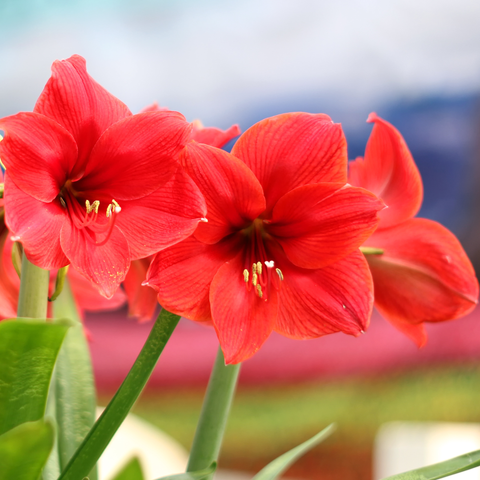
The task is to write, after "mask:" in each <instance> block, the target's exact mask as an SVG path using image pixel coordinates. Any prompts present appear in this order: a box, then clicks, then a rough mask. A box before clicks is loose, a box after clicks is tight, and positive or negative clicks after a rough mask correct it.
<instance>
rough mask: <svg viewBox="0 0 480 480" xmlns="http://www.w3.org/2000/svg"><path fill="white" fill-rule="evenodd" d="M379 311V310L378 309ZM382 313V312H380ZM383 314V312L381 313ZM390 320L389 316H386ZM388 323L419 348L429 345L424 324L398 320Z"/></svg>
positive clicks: (394, 319) (391, 320)
mask: <svg viewBox="0 0 480 480" xmlns="http://www.w3.org/2000/svg"><path fill="white" fill-rule="evenodd" d="M377 310H378V309H377ZM379 311H380V310H379ZM380 312H381V311H380ZM385 318H388V316H385ZM388 321H389V322H390V323H391V324H392V325H393V326H394V327H395V328H396V329H397V330H398V331H400V332H402V333H403V334H404V335H406V336H407V337H408V338H409V339H410V340H411V341H412V342H414V343H415V344H416V345H417V347H418V348H422V347H423V346H425V344H426V343H427V332H426V330H425V326H424V324H423V323H419V324H416V325H415V324H412V323H404V322H400V321H398V320H397V319H396V318H393V317H391V318H388Z"/></svg>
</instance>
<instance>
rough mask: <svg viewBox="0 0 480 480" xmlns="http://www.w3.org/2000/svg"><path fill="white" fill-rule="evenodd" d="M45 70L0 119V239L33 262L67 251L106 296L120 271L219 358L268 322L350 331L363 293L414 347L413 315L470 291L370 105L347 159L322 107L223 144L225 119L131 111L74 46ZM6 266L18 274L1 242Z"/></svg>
mask: <svg viewBox="0 0 480 480" xmlns="http://www.w3.org/2000/svg"><path fill="white" fill-rule="evenodd" d="M52 71H53V73H52V77H51V78H50V80H49V81H48V83H47V85H46V86H45V89H44V90H43V92H42V94H41V95H40V98H39V99H38V101H37V103H36V105H35V108H34V111H33V112H24V113H19V114H17V115H13V116H10V117H6V118H3V119H1V120H0V129H2V130H3V131H4V133H5V138H4V139H3V141H1V142H0V158H1V159H2V162H3V164H4V166H5V167H6V172H5V194H4V198H5V213H6V216H5V222H6V227H8V229H9V230H10V232H11V235H10V234H9V233H5V232H7V230H6V227H2V228H3V233H2V237H1V238H2V246H4V248H3V250H4V252H8V251H9V248H10V247H8V245H9V242H10V244H11V242H12V241H17V242H21V244H22V246H23V249H24V251H25V254H26V256H27V258H28V259H29V260H30V261H31V262H33V263H34V264H36V265H38V266H40V267H42V268H45V269H58V268H61V267H64V266H66V265H69V264H71V265H72V266H73V267H74V269H75V271H77V272H79V273H80V274H81V275H82V276H83V278H84V279H85V281H87V282H88V283H89V284H91V285H94V286H95V288H96V289H97V290H98V291H99V292H100V293H101V294H102V295H103V296H105V297H108V298H110V297H113V296H114V295H115V294H116V293H115V292H118V290H117V289H118V287H119V285H120V284H121V283H122V282H123V283H124V288H125V291H126V293H127V295H128V297H129V300H130V308H131V312H132V313H134V314H136V315H137V316H140V317H142V318H143V319H145V318H148V317H150V316H151V314H152V313H153V309H154V308H155V305H156V299H155V295H157V296H158V301H159V302H160V304H161V305H162V306H163V307H164V308H166V309H168V310H170V311H171V312H173V313H176V314H179V315H182V316H184V317H186V318H189V319H191V320H195V321H198V322H204V323H208V324H211V325H213V327H214V328H215V330H216V332H217V335H218V338H219V341H220V344H221V346H222V349H223V352H224V354H225V359H226V362H227V363H238V362H241V361H243V360H245V359H247V358H249V357H250V356H252V355H253V354H254V353H255V352H256V351H257V350H258V349H259V348H260V347H261V345H262V344H263V343H264V342H265V340H266V339H267V338H268V336H269V335H270V333H271V332H272V331H276V332H279V333H281V334H282V335H285V336H287V337H290V338H295V339H308V338H316V337H319V336H322V335H326V334H330V333H335V332H344V333H347V334H350V335H359V334H360V333H362V332H364V331H365V330H366V328H367V326H368V323H369V319H370V316H371V312H372V308H373V304H374V302H375V305H376V307H377V308H378V309H379V311H380V312H381V313H382V315H383V316H384V317H386V318H387V319H388V320H389V321H391V322H392V323H393V324H394V325H395V326H396V327H397V328H399V329H400V330H401V331H403V332H405V333H406V334H407V335H408V336H410V337H411V338H413V339H414V340H415V341H416V342H417V343H418V344H419V345H422V344H423V343H424V342H425V338H426V337H425V332H424V329H423V322H425V321H441V320H448V319H452V318H457V317H459V316H461V315H464V314H466V313H468V312H469V311H470V310H471V309H472V308H473V307H474V306H475V304H476V301H477V297H478V283H477V280H476V278H475V274H474V271H473V268H472V266H471V264H470V262H469V260H468V258H467V257H466V255H465V253H464V252H463V249H462V247H461V246H460V244H459V242H458V241H457V240H456V238H455V237H454V236H453V234H451V233H450V232H449V231H448V230H446V229H445V228H444V227H442V226H441V225H439V224H437V223H435V222H432V221H430V220H425V219H417V218H413V216H414V215H415V214H416V212H417V211H418V209H419V207H420V204H421V201H422V183H421V179H420V176H419V173H418V170H417V168H416V166H415V164H414V162H413V159H412V157H411V155H410V153H409V151H408V148H407V146H406V144H405V142H404V140H403V139H402V137H401V135H400V134H399V133H398V132H397V131H396V130H395V128H394V127H392V126H391V125H390V124H388V123H387V122H385V121H384V120H381V119H380V118H379V117H377V116H375V115H373V114H372V116H371V117H370V119H369V120H370V121H373V122H374V123H375V126H374V128H373V132H372V135H371V137H370V140H369V142H368V145H367V150H366V153H365V158H364V159H357V160H355V161H354V162H351V164H350V167H349V166H348V157H347V145H346V140H345V137H344V134H343V131H342V128H341V126H340V125H339V124H335V123H333V122H332V120H331V119H330V118H329V117H328V116H326V115H323V114H308V113H288V114H282V115H278V116H275V117H272V118H268V119H265V120H263V121H261V122H259V123H257V124H255V125H254V126H253V127H251V128H250V129H248V130H247V131H246V132H245V133H243V134H242V135H241V136H240V138H239V139H238V140H237V142H236V143H235V145H234V147H233V149H232V152H231V153H227V152H225V151H224V150H221V149H220V147H222V146H223V145H224V144H225V143H226V142H227V141H229V140H230V139H232V138H233V137H235V136H237V135H238V134H239V130H238V127H236V126H233V127H231V128H230V129H228V130H226V131H221V130H219V129H215V128H203V126H202V125H201V124H200V123H198V122H194V123H193V124H190V123H188V122H187V121H186V120H185V118H184V117H183V116H182V115H181V114H179V113H177V112H173V111H170V110H168V109H165V108H160V107H158V106H157V105H152V106H150V107H147V108H146V109H144V110H143V111H142V112H141V113H139V114H136V115H133V114H132V113H131V112H130V111H129V110H128V108H127V107H126V106H125V105H124V104H123V103H122V102H120V101H119V100H118V99H117V98H115V97H114V96H112V95H111V94H109V93H108V92H107V91H106V90H105V89H103V88H102V87H101V86H100V85H98V84H97V83H96V82H95V81H94V80H93V79H92V78H91V77H90V76H89V75H88V73H87V71H86V66H85V61H84V59H83V58H81V57H79V56H73V57H71V58H69V59H68V60H64V61H59V62H55V63H54V65H53V67H52ZM348 169H349V172H348ZM386 207H388V208H386ZM10 237H11V238H10ZM7 247H8V248H7ZM7 254H8V253H7ZM152 258H153V259H152ZM0 267H1V268H3V269H9V271H10V274H9V275H8V277H4V278H7V279H8V282H10V283H11V284H12V285H13V284H15V282H17V283H18V280H15V279H13V277H12V274H11V271H12V269H11V267H10V266H9V264H8V260H6V257H5V255H3V256H2V263H1V264H0ZM147 269H148V271H147ZM142 281H144V285H148V286H149V287H153V289H154V290H152V289H150V288H148V287H140V284H141V282H142ZM3 283H5V281H3ZM2 286H3V284H2ZM12 288H13V287H12ZM12 288H10V290H8V291H7V290H5V289H3V291H2V289H0V295H2V296H5V295H7V294H6V293H5V292H7V293H8V295H10V297H12V298H14V294H13V293H12V292H13V290H12ZM17 288H18V287H17ZM374 293H375V295H374ZM10 305H11V303H10ZM13 308H14V307H12V309H13Z"/></svg>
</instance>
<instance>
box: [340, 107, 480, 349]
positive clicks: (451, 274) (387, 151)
mask: <svg viewBox="0 0 480 480" xmlns="http://www.w3.org/2000/svg"><path fill="white" fill-rule="evenodd" d="M368 121H369V122H373V123H374V127H373V130H372V133H371V135H370V138H369V140H368V143H367V147H366V150H365V158H364V159H362V158H357V159H356V160H355V161H354V162H351V163H350V172H349V182H350V183H351V184H352V185H356V186H359V187H364V188H366V189H368V190H370V191H372V192H373V193H375V194H376V195H378V196H379V197H380V198H381V199H382V200H383V201H384V202H385V204H386V205H387V207H388V208H386V209H385V210H382V211H381V212H380V224H379V226H378V229H377V230H376V232H375V233H374V234H373V235H372V236H371V237H370V238H369V239H368V240H367V241H366V242H365V246H366V247H371V248H373V249H374V250H373V252H374V251H375V249H379V251H383V253H382V254H368V255H366V257H367V260H368V264H369V266H370V270H371V272H372V276H373V281H374V285H375V306H376V307H377V309H378V310H379V312H380V313H381V314H382V316H383V317H385V318H386V319H387V320H389V321H390V322H391V323H392V324H393V325H394V326H395V327H397V328H398V329H399V330H400V331H402V332H404V333H405V334H406V335H407V336H408V337H409V338H411V339H412V340H413V341H415V342H416V343H417V345H419V346H422V345H424V344H425V342H426V338H427V337H426V333H425V328H424V325H423V322H440V321H443V320H450V319H454V318H458V317H461V316H462V315H465V314H467V313H468V312H470V311H471V310H472V309H473V308H474V307H475V305H476V303H477V299H478V282H477V279H476V278H475V272H474V270H473V267H472V265H471V263H470V261H469V259H468V257H467V255H466V254H465V252H464V250H463V248H462V246H461V245H460V243H459V241H458V240H457V238H456V237H455V236H454V235H453V234H452V233H451V232H450V231H449V230H447V229H446V228H445V227H443V226H442V225H440V224H439V223H437V222H434V221H432V220H427V219H424V218H413V217H414V215H415V214H416V213H417V212H418V210H419V208H420V205H421V203H422V198H423V186H422V180H421V177H420V174H419V172H418V169H417V167H416V165H415V162H414V161H413V158H412V155H411V154H410V151H409V149H408V147H407V145H406V143H405V141H404V139H403V138H402V136H401V134H400V133H399V132H398V130H396V129H395V127H393V126H392V125H391V124H390V123H388V122H386V121H385V120H382V119H381V118H379V117H378V116H377V115H376V114H374V113H372V114H371V115H370V116H369V118H368Z"/></svg>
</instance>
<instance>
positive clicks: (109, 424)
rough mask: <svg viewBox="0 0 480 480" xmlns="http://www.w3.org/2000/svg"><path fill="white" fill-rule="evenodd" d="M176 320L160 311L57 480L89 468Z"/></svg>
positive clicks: (125, 411) (144, 379) (147, 374)
mask: <svg viewBox="0 0 480 480" xmlns="http://www.w3.org/2000/svg"><path fill="white" fill-rule="evenodd" d="M179 320H180V317H179V316H178V315H174V314H172V313H170V312H167V311H166V310H162V311H161V312H160V315H159V316H158V318H157V321H156V322H155V325H154V326H153V328H152V331H151V332H150V335H149V336H148V339H147V341H146V342H145V345H144V346H143V348H142V351H141V352H140V354H139V355H138V357H137V359H136V360H135V363H134V364H133V366H132V368H131V369H130V372H128V375H127V377H126V378H125V380H124V381H123V383H122V385H121V386H120V388H119V389H118V391H117V393H116V394H115V396H114V397H113V399H112V400H111V401H110V403H109V404H108V406H107V408H106V409H105V410H104V411H103V413H102V415H101V416H100V418H99V419H98V420H97V421H96V422H95V425H94V426H93V427H92V429H91V430H90V432H89V433H88V435H87V437H86V438H85V440H84V441H83V442H82V444H81V445H80V447H78V449H77V451H76V452H75V455H74V456H73V457H72V459H71V460H70V462H69V463H68V465H67V467H66V468H65V470H64V471H63V472H62V475H61V476H60V478H59V480H60V479H61V480H78V479H79V478H80V479H81V478H84V477H86V476H87V475H88V473H89V472H90V471H91V470H92V468H93V466H94V465H95V464H96V463H97V461H98V459H99V458H100V455H101V454H102V453H103V451H104V450H105V448H106V447H107V445H108V444H109V442H110V440H111V439H112V437H113V435H115V432H116V431H117V430H118V428H119V427H120V425H121V424H122V422H123V420H125V417H126V416H127V414H128V412H129V411H130V409H131V408H132V406H133V404H134V403H135V401H136V400H137V398H138V396H139V395H140V393H141V392H142V390H143V387H144V386H145V384H146V383H147V380H148V379H149V378H150V375H151V373H152V371H153V368H154V367H155V364H156V363H157V361H158V358H159V357H160V354H161V353H162V351H163V349H164V347H165V345H166V344H167V341H168V339H169V338H170V336H171V334H172V333H173V330H174V329H175V327H176V326H177V323H178V321H179Z"/></svg>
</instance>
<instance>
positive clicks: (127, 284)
mask: <svg viewBox="0 0 480 480" xmlns="http://www.w3.org/2000/svg"><path fill="white" fill-rule="evenodd" d="M149 266H150V258H142V259H140V260H133V261H132V263H131V264H130V268H129V270H128V273H127V276H126V277H125V280H124V282H123V288H124V289H125V293H126V294H127V298H128V315H130V316H133V317H137V318H138V321H139V322H148V321H149V320H151V319H152V317H153V314H154V313H155V309H156V308H157V305H158V302H157V292H156V291H155V290H154V289H153V288H150V287H148V286H146V285H145V286H144V285H142V282H144V281H145V279H146V276H147V270H148V267H149Z"/></svg>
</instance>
